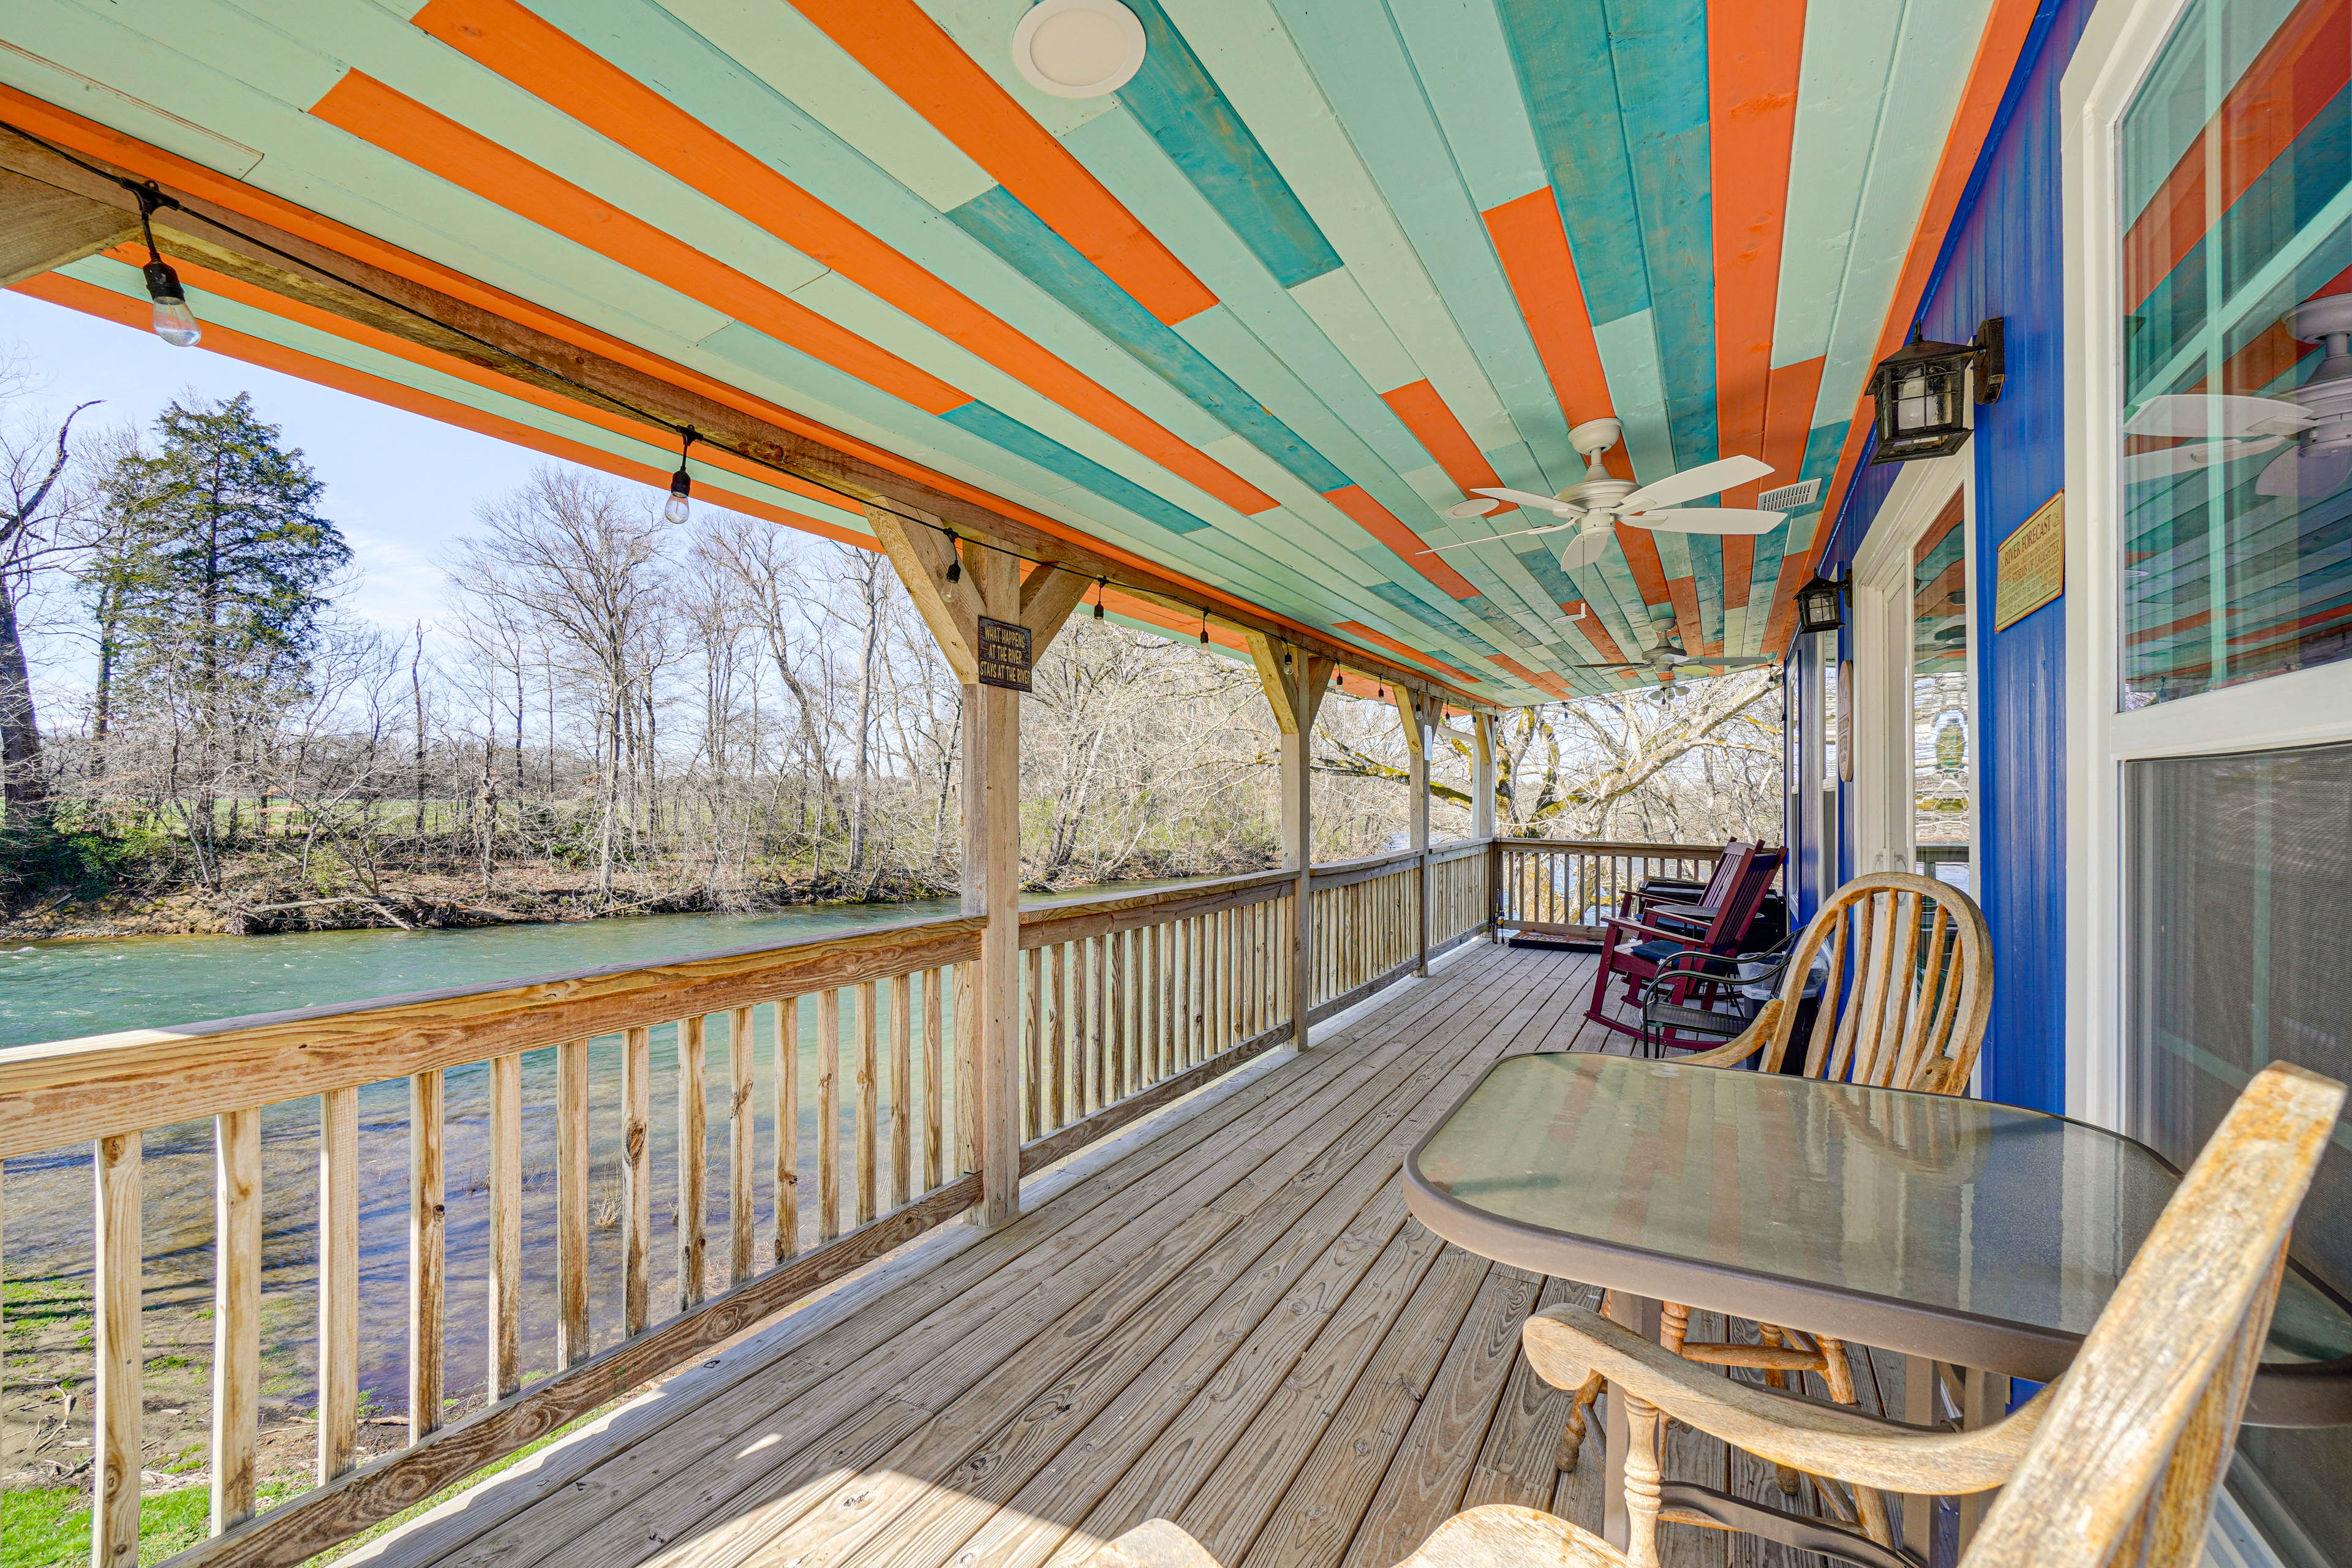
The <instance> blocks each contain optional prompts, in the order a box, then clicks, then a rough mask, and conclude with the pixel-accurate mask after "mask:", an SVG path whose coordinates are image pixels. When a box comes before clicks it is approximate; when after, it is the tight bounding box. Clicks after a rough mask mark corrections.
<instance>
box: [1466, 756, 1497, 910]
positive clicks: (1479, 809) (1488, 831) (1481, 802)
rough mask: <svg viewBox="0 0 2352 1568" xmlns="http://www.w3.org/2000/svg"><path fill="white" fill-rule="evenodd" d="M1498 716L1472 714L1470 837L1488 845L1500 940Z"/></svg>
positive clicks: (1490, 902)
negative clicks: (1496, 752) (1497, 786)
mask: <svg viewBox="0 0 2352 1568" xmlns="http://www.w3.org/2000/svg"><path fill="white" fill-rule="evenodd" d="M1495 751H1496V747H1495V717H1494V715H1493V714H1491V713H1473V714H1472V715H1471V716H1470V837H1473V838H1475V839H1478V840H1479V841H1481V842H1482V843H1484V844H1485V845H1486V934H1487V935H1488V936H1489V937H1491V938H1493V939H1494V940H1495V941H1496V942H1500V941H1502V939H1503V928H1502V925H1501V923H1500V922H1499V921H1497V920H1496V912H1497V911H1498V910H1500V909H1501V908H1502V887H1503V877H1502V872H1503V856H1502V851H1501V850H1500V849H1498V848H1497V847H1496V845H1495Z"/></svg>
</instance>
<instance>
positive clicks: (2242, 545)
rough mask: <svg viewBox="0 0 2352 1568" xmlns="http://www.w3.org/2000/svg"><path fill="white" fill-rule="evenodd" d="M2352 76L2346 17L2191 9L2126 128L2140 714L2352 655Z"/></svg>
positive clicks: (2131, 630)
mask: <svg viewBox="0 0 2352 1568" xmlns="http://www.w3.org/2000/svg"><path fill="white" fill-rule="evenodd" d="M2347 79H2352V11H2347V9H2346V8H2345V7H2344V6H2343V5H2340V4H2339V3H2338V0H2302V3H2301V4H2294V3H2293V0H2194V3H2192V4H2191V5H2189V8H2188V10H2187V11H2186V12H2185V13H2184V14H2183V15H2182V16H2181V19H2180V22H2179V25H2178V26H2176V27H2175V29H2174V31H2173V34H2172V37H2170V38H2169V39H2168V41H2167V43H2166V45H2165V48H2164V51H2163V53H2162V54H2161V56H2160V57H2159V58H2158V61H2157V64H2156V66H2155V67H2154V68H2153V69H2152V70H2151V71H2150V72H2149V75H2148V79H2147V81H2146V82H2144V83H2143V84H2142V85H2141V87H2140V89H2139V91H2138V92H2137V94H2136V95H2135V96H2134V98H2133V100H2132V104H2131V108H2130V109H2129V110H2127V111H2126V114H2125V116H2124V121H2123V124H2122V127H2121V138H2120V159H2121V163H2120V169H2119V183H2120V188H2121V190H2122V192H2123V202H2124V213H2123V222H2124V240H2123V257H2122V261H2123V270H2122V275H2123V289H2124V299H2123V300H2122V308H2123V314H2124V340H2123V341H2124V345H2125V346H2124V383H2125V405H2124V409H2123V416H2124V432H2125V436H2124V455H2123V479H2124V508H2125V526H2124V529H2123V552H2124V558H2123V563H2122V565H2123V574H2122V583H2123V589H2122V592H2123V627H2124V629H2123V649H2122V671H2123V676H2122V679H2123V690H2122V693H2121V702H2122V705H2123V706H2124V707H2126V708H2138V707H2144V706H2146V705H2147V704H2148V703H2151V702H2161V701H2166V700H2169V699H2172V698H2175V697H2186V696H2189V695H2191V694H2193V693H2196V692H2199V691H2206V690H2210V689H2214V688H2217V687H2222V686H2231V685H2235V684H2237V683H2239V682H2241V681H2246V680H2253V679H2260V678H2261V677H2263V676H2265V675H2275V674H2278V673H2280V672H2281V671H2284V670H2289V669H2298V668H2303V667H2305V666H2306V665H2315V664H2326V663H2329V662H2331V661H2333V660H2336V659H2340V658H2346V657H2347V656H2352V483H2347V481H2352V352H2347V343H2352V93H2347Z"/></svg>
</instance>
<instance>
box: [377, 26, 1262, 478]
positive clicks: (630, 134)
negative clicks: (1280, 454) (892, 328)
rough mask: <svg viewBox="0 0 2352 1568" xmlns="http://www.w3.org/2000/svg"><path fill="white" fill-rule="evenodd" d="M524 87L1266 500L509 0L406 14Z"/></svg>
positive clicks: (1163, 448)
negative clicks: (411, 14)
mask: <svg viewBox="0 0 2352 1568" xmlns="http://www.w3.org/2000/svg"><path fill="white" fill-rule="evenodd" d="M411 20H412V21H414V22H415V25H416V26H419V27H422V28H423V29H425V31H426V32H427V33H430V34H432V35H433V36H434V37H436V38H439V39H440V40H441V41H442V42H444V43H446V44H447V45H449V46H450V47H452V48H455V49H457V50H458V51H459V52H460V53H462V54H465V55H467V56H469V57H471V58H473V59H475V60H477V61H478V62H479V63H480V64H482V65H483V66H485V67H487V68H489V69H490V70H493V71H496V72H497V73H498V74H499V75H500V76H502V77H504V78H506V79H508V80H509V81H511V82H513V83H514V84H515V85H516V86H518V87H520V88H521V89H523V90H524V91H526V92H529V93H531V94H533V95H535V96H536V97H538V98H540V99H541V100H545V101H546V102H547V103H549V104H550V105H551V106H552V107H554V108H555V109H557V110H561V111H562V112H563V113H565V114H568V115H570V116H571V117H572V119H574V120H577V121H580V122H581V123H582V124H583V125H586V126H588V127H589V128H591V129H592V130H594V131H596V132H600V133H601V134H603V135H605V136H608V137H610V138H611V139H612V140H613V141H614V142H617V143H619V144H620V145H621V146H623V147H625V148H627V149H628V150H629V151H630V152H632V153H635V154H636V155H637V156H638V157H640V158H643V159H644V160H646V162H647V163H651V164H653V165H654V166H655V167H656V168H658V169H662V170H664V171H666V172H667V173H668V174H672V175H674V176H676V177H677V179H679V180H681V181H683V182H684V183H685V184H688V185H691V186H692V187H694V188H695V189H696V190H698V191H700V192H701V193H702V194H703V195H706V196H709V197H710V198H711V199H712V200H713V201H716V202H718V203H719V205H722V206H725V207H727V208H729V209H730V210H731V211H733V212H735V213H736V214H737V215H739V216H741V217H743V218H745V219H746V220H748V221H749V222H751V223H753V224H756V225H758V226H760V227H761V228H763V229H765V230H766V231H767V232H769V233H770V234H772V235H774V236H775V237H777V238H779V239H781V240H782V241H783V242H784V243H785V244H787V245H790V246H792V247H794V248H795V249H797V250H800V251H802V252H803V254H805V255H807V256H809V257H811V258H814V259H815V260H817V261H820V262H822V263H824V265H825V266H827V267H830V268H833V269H834V270H835V271H837V272H839V273H840V274H841V275H842V276H844V277H845V278H847V279H851V280H852V281H853V282H855V283H856V284H857V285H858V286H859V287H861V288H863V289H866V290H868V291H869V292H871V293H873V294H874V295H875V296H876V297H877V298H878V299H881V300H886V301H887V302H888V303H889V304H891V305H894V306H896V307H897V308H898V309H899V310H903V311H905V312H906V313H907V314H908V315H909V316H911V317H913V318H914V319H915V320H916V321H920V322H922V323H923V324H924V325H926V326H928V327H929V328H931V329H932V330H933V331H937V332H939V333H940V335H941V336H943V337H946V338H948V339H949V340H950V341H951V342H956V343H959V344H961V345H962V346H963V347H964V348H966V349H969V350H970V351H971V353H975V354H977V355H979V356H980V357H981V358H982V359H984V360H986V361H987V362H988V363H991V364H992V365H994V366H996V367H997V368H998V369H999V370H1002V371H1003V372H1004V373H1005V374H1008V375H1011V376H1013V377H1014V378H1015V379H1017V380H1019V381H1021V382H1023V383H1024V384H1026V385H1028V386H1029V387H1031V388H1033V389H1034V390H1035V391H1036V392H1038V393H1040V394H1042V395H1045V396H1046V397H1049V398H1051V399H1052V400H1053V401H1055V403H1057V404H1059V405H1062V406H1063V407H1064V408H1066V409H1068V410H1069V411H1070V412H1071V413H1073V414H1075V415H1076V416H1078V417H1079V418H1081V419H1084V420H1086V421H1087V422H1088V423H1089V424H1092V425H1094V426H1097V427H1098V428H1100V429H1101V430H1103V431H1104V432H1105V433H1106V434H1108V435H1109V436H1110V437H1113V438H1114V439H1116V440H1118V441H1119V442H1121V443H1123V444H1124V445H1126V446H1128V447H1132V448H1133V449H1134V450H1136V451H1138V452H1139V453H1141V454H1142V455H1143V456H1145V457H1147V458H1150V459H1151V460H1152V461H1154V462H1156V463H1158V464H1160V466H1161V467H1162V468H1167V469H1168V470H1169V471H1170V472H1171V473H1174V474H1177V475H1180V476H1181V477H1182V478H1183V479H1187V480H1189V481H1190V482H1192V484H1195V485H1198V486H1199V487H1200V488H1201V489H1204V490H1206V491H1208V492H1209V493H1210V494H1211V495H1213V496H1215V497H1216V498H1217V499H1218V500H1222V501H1223V502H1224V503H1225V504H1226V505H1228V506H1230V507H1233V508H1234V509H1235V510H1239V511H1243V512H1260V511H1265V510H1267V509H1268V508H1270V507H1272V506H1274V505H1275V504H1276V502H1275V500H1274V498H1273V497H1272V496H1269V495H1267V494H1266V493H1265V491H1263V490H1261V489H1258V488H1257V487H1256V486H1255V485H1253V484H1251V483H1250V482H1249V481H1248V480H1246V479H1243V478H1242V477H1241V476H1240V475H1238V474H1235V473H1234V472H1233V471H1232V470H1231V469H1229V468H1226V467H1225V466H1224V465H1223V464H1222V463H1219V462H1217V461H1216V460H1215V459H1214V458H1211V457H1209V456H1208V455H1207V454H1205V453H1203V452H1202V451H1200V450H1199V449H1198V448H1197V447H1193V446H1192V445H1191V444H1190V443H1188V442H1186V441H1185V440H1184V439H1183V438H1182V437H1179V436H1177V435H1176V434H1175V433H1174V432H1173V431H1171V430H1169V429H1168V428H1166V427H1165V426H1162V425H1160V423H1159V422H1158V421H1156V420H1154V419H1152V418H1151V417H1150V416H1148V415H1146V414H1144V413H1143V412H1142V411H1141V410H1140V409H1138V408H1136V407H1135V406H1134V405H1131V404H1129V403H1128V402H1127V401H1125V400H1124V399H1122V398H1120V397H1118V395H1115V394H1113V393H1112V392H1110V391H1109V390H1108V388H1106V387H1103V386H1099V385H1097V384H1096V383H1095V382H1094V381H1093V380H1092V379H1090V378H1089V377H1087V376H1086V375H1085V374H1081V373H1080V372H1079V371H1077V370H1076V369H1075V368H1073V367H1072V366H1071V365H1069V364H1067V363H1064V362H1063V361H1062V360H1061V358H1060V357H1059V356H1057V355H1055V354H1054V353H1051V352H1050V351H1048V350H1047V349H1045V347H1043V346H1042V345H1040V344H1038V343H1036V342H1033V341H1032V340H1031V339H1029V338H1028V337H1027V336H1025V335H1024V334H1023V333H1022V332H1020V331H1017V330H1016V329H1014V328H1013V326H1011V325H1010V324H1009V323H1007V322H1005V321H1003V320H1001V319H1000V318H998V317H997V316H996V315H995V314H993V313H992V312H991V311H990V310H986V309H985V308H983V307H982V306H981V305H980V304H978V303H976V302H975V301H973V300H971V299H969V298H968V297H966V296H965V295H964V294H963V293H961V291H959V290H958V289H953V288H951V287H950V286H949V285H948V284H946V283H945V282H943V281H941V280H940V279H939V278H937V277H935V276H933V275H932V274H931V273H930V272H929V271H928V270H927V269H925V268H923V267H921V266H920V265H919V264H918V263H917V262H915V261H913V260H911V259H910V258H908V257H906V256H905V255H903V254H901V253H900V252H898V250H896V249H894V248H892V247H890V246H888V245H887V244H885V243H884V242H883V241H881V240H879V239H877V238H876V237H874V236H873V235H871V234H869V233H867V232H866V230H865V229H864V228H862V227H860V226H858V225H856V223H853V222H852V221H850V220H849V219H848V218H846V217H845V216H842V215H841V214H840V213H838V212H836V211H835V210H834V209H833V208H832V207H830V206H827V205H825V204H824V203H823V202H821V201H819V200H817V199H816V198H815V197H814V196H813V195H809V194H808V193H807V192H806V191H804V190H803V189H801V188H800V186H798V185H796V184H793V182H791V181H790V180H787V179H785V178H784V177H783V176H782V174H777V173H776V172H775V171H774V170H773V169H772V168H770V167H769V166H768V165H767V164H766V163H762V162H761V161H760V160H759V159H758V158H755V157H753V156H752V155H751V153H747V152H745V151H744V150H743V149H742V148H740V147H739V146H737V145H736V144H735V143H734V142H730V141H728V140H727V139H726V138H725V137H723V136H721V135H719V133H718V132H715V131H713V130H711V129H710V128H709V126H707V125H705V124H703V123H702V121H699V120H697V119H696V118H695V117H694V116H693V115H691V114H689V113H688V112H687V111H686V110H683V109H680V108H679V107H678V106H677V104H675V103H672V102H671V101H670V100H668V99H667V98H664V97H663V96H662V95H661V94H660V93H658V92H656V91H655V90H654V89H652V88H649V87H647V86H646V85H645V84H644V83H643V82H641V81H639V80H637V79H635V77H632V76H630V75H629V74H628V73H627V72H625V71H624V70H622V69H621V68H619V67H617V66H615V65H614V64H613V63H612V62H611V61H610V60H607V59H606V58H604V56H602V55H600V54H598V53H596V52H595V51H594V50H593V49H591V48H589V47H587V46H586V45H584V44H582V43H581V42H579V41H578V40H577V39H575V38H573V37H571V36H570V35H569V34H566V33H564V32H562V30H560V29H558V28H557V27H555V26H552V25H551V24H550V23H548V22H546V21H544V20H542V19H541V18H540V17H539V16H535V15H533V14H532V13H531V12H530V11H527V10H525V9H524V8H523V7H522V6H521V5H518V4H516V3H515V0H433V3H432V4H431V5H427V6H425V9H424V10H422V11H420V12H418V13H417V14H416V16H414V17H413V18H411Z"/></svg>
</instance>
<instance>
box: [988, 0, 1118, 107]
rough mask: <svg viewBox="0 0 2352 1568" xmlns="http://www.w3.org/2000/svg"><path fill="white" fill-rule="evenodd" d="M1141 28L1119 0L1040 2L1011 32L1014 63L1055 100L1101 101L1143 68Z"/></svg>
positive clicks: (1035, 85)
mask: <svg viewBox="0 0 2352 1568" xmlns="http://www.w3.org/2000/svg"><path fill="white" fill-rule="evenodd" d="M1143 49H1144V37H1143V24H1142V23H1141V22H1139V21H1138V20H1136V16H1135V13H1134V12H1132V11H1130V10H1129V9H1128V8H1127V7H1126V6H1124V5H1120V4H1119V3H1118V0H1041V3H1040V4H1038V5H1033V6H1031V7H1030V8H1029V11H1028V13H1027V15H1025V16H1023V17H1022V18H1021V21H1020V24H1019V25H1018V26H1015V27H1014V28H1013V64H1014V65H1015V66H1018V67H1019V68H1020V69H1021V74H1022V76H1023V77H1024V78H1026V79H1027V80H1028V82H1029V85H1030V86H1032V87H1034V88H1035V89H1038V90H1039V91H1041V92H1050V93H1052V94H1053V95H1054V96H1055V98H1100V97H1101V96H1103V94H1105V93H1107V92H1117V91H1118V89H1120V88H1122V87H1125V86H1126V85H1127V83H1128V80H1129V78H1131V77H1133V76H1134V75H1135V73H1136V71H1137V69H1138V68H1140V67H1141V66H1142V64H1143Z"/></svg>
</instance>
